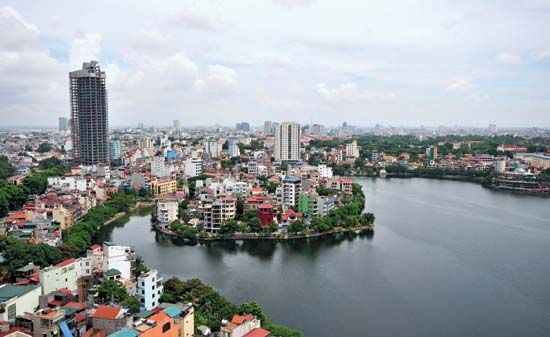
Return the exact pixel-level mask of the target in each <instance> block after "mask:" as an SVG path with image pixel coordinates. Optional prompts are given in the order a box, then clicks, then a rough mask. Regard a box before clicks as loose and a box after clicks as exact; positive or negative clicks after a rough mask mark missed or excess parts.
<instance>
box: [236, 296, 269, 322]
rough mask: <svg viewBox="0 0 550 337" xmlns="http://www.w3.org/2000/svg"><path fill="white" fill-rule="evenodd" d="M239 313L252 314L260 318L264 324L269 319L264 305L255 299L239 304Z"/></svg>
mask: <svg viewBox="0 0 550 337" xmlns="http://www.w3.org/2000/svg"><path fill="white" fill-rule="evenodd" d="M239 314H241V315H244V314H252V315H254V316H255V317H256V318H257V319H259V320H260V321H261V322H262V324H263V323H265V322H266V321H267V317H266V315H265V314H264V311H263V310H262V307H260V305H259V304H258V303H256V302H254V301H250V302H245V303H242V304H241V305H240V306H239Z"/></svg>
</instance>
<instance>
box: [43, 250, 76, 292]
mask: <svg viewBox="0 0 550 337" xmlns="http://www.w3.org/2000/svg"><path fill="white" fill-rule="evenodd" d="M79 264H80V263H79V262H78V261H77V260H76V259H74V258H71V259H67V260H65V261H62V262H59V263H58V264H56V265H55V266H49V267H47V268H44V269H42V270H40V287H41V290H42V294H44V295H45V294H49V293H51V292H52V291H56V290H58V289H62V288H67V289H69V290H71V291H76V290H77V289H78V274H77V265H79Z"/></svg>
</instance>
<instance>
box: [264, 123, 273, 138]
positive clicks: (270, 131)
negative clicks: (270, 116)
mask: <svg viewBox="0 0 550 337" xmlns="http://www.w3.org/2000/svg"><path fill="white" fill-rule="evenodd" d="M264 134H265V135H271V134H273V123H271V122H270V121H265V122H264Z"/></svg>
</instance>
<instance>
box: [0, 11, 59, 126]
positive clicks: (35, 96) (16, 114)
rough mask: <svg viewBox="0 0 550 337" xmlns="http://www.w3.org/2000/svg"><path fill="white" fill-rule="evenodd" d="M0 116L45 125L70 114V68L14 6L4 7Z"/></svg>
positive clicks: (0, 38)
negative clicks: (47, 121)
mask: <svg viewBox="0 0 550 337" xmlns="http://www.w3.org/2000/svg"><path fill="white" fill-rule="evenodd" d="M0 30H1V31H2V32H9V34H0V78H2V81H0V101H1V102H2V104H1V105H0V115H1V116H2V117H7V116H12V118H10V119H5V120H4V123H6V125H8V124H10V122H11V121H12V120H14V119H15V120H19V121H20V123H29V121H31V122H32V123H36V124H41V123H44V121H46V120H47V119H49V118H51V116H52V115H53V116H57V115H59V114H64V111H63V110H61V111H60V108H61V109H66V110H65V111H66V112H67V113H68V93H67V87H66V85H68V84H67V67H66V65H64V64H62V63H60V62H58V61H57V60H55V59H53V58H52V57H50V55H49V52H48V50H47V49H45V48H43V47H42V46H41V45H40V42H39V37H40V31H39V30H38V28H37V27H36V26H35V25H34V24H31V23H28V22H27V21H25V20H24V19H23V18H22V17H21V15H20V14H19V13H18V12H17V11H15V10H14V9H13V8H10V7H2V8H0Z"/></svg>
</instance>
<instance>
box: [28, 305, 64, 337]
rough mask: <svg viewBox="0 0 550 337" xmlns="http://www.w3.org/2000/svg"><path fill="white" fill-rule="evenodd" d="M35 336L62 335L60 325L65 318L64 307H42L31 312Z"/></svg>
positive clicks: (50, 336) (53, 336)
mask: <svg viewBox="0 0 550 337" xmlns="http://www.w3.org/2000/svg"><path fill="white" fill-rule="evenodd" d="M31 317H32V321H33V325H32V326H33V336H34V337H58V336H61V333H60V332H61V329H60V325H61V324H62V323H63V322H64V320H65V311H64V310H62V309H42V310H39V311H37V312H36V313H34V314H31Z"/></svg>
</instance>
